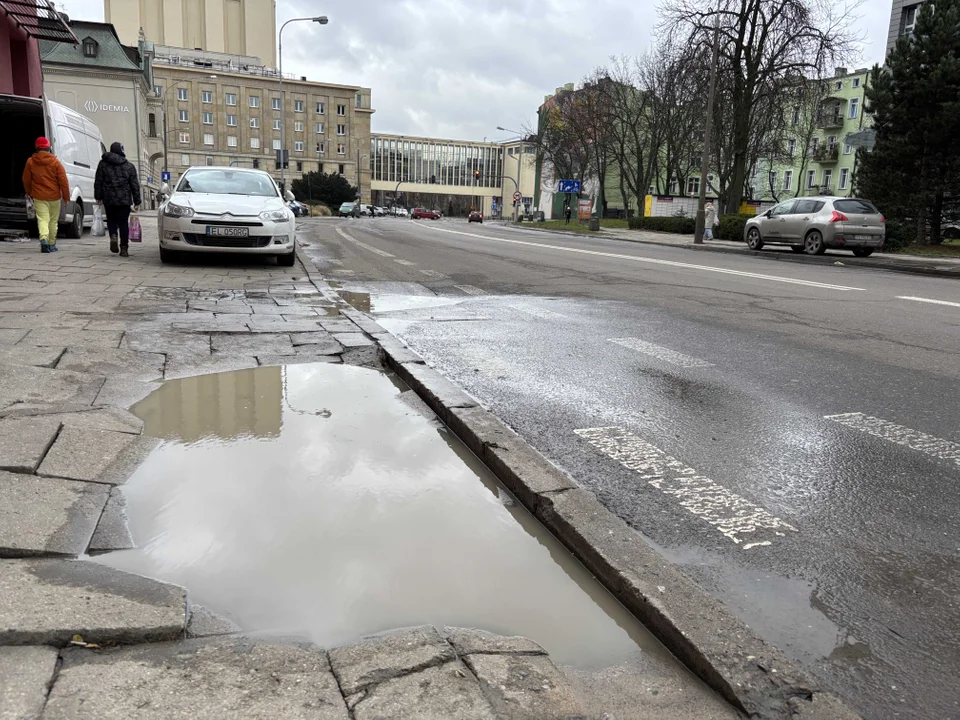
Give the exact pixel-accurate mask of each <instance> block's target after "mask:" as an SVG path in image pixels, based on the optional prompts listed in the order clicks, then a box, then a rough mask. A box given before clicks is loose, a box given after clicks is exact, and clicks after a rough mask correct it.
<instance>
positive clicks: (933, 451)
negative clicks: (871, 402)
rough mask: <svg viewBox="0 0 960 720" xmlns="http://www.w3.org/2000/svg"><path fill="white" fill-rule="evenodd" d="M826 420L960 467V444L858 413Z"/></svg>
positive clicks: (827, 417) (834, 416)
mask: <svg viewBox="0 0 960 720" xmlns="http://www.w3.org/2000/svg"><path fill="white" fill-rule="evenodd" d="M824 419H826V420H833V422H835V423H840V424H841V425H845V426H847V427H848V428H853V429H854V430H859V431H860V432H863V433H867V435H873V436H874V437H878V438H882V439H883V440H888V441H889V442H892V443H896V444H897V445H902V446H904V447H908V448H910V449H911V450H918V451H920V452H922V453H925V454H927V455H929V456H931V457H934V458H936V459H938V460H948V461H950V462H953V463H955V464H956V465H958V466H960V443H955V442H951V441H950V440H943V439H941V438H938V437H934V436H933V435H927V434H926V433H922V432H920V431H919V430H911V429H910V428H908V427H903V426H902V425H897V424H896V423H892V422H889V421H887V420H881V419H880V418H875V417H871V416H870V415H864V414H863V413H858V412H855V413H843V414H841V415H826V416H825V418H824Z"/></svg>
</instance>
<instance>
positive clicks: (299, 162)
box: [297, 160, 303, 172]
mask: <svg viewBox="0 0 960 720" xmlns="http://www.w3.org/2000/svg"><path fill="white" fill-rule="evenodd" d="M297 172H303V160H297Z"/></svg>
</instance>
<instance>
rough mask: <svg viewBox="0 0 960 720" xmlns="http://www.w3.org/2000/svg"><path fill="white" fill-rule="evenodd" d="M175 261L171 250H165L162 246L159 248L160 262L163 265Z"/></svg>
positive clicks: (174, 254)
mask: <svg viewBox="0 0 960 720" xmlns="http://www.w3.org/2000/svg"><path fill="white" fill-rule="evenodd" d="M176 259H177V254H176V253H175V252H174V251H173V250H167V249H166V248H165V247H163V246H162V245H161V246H160V262H162V263H164V264H166V263H172V262H173V261H174V260H176Z"/></svg>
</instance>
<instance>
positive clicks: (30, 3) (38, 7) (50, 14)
mask: <svg viewBox="0 0 960 720" xmlns="http://www.w3.org/2000/svg"><path fill="white" fill-rule="evenodd" d="M0 10H2V11H3V13H4V14H5V15H6V16H7V17H9V18H10V19H12V20H13V22H15V23H16V25H17V27H18V28H20V29H21V30H23V31H24V32H25V33H27V35H29V36H30V37H34V38H36V39H37V40H50V41H52V42H64V43H71V44H72V45H78V44H79V43H80V41H79V40H78V39H77V36H76V35H74V34H73V30H71V29H70V26H69V25H68V24H67V20H66V19H65V16H61V15H60V13H58V12H57V9H56V8H55V7H54V6H53V3H52V2H50V0H0Z"/></svg>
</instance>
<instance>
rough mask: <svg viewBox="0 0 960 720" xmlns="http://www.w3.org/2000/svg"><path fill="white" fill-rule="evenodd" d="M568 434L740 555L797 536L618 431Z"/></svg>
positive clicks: (605, 429) (776, 520) (755, 507)
mask: <svg viewBox="0 0 960 720" xmlns="http://www.w3.org/2000/svg"><path fill="white" fill-rule="evenodd" d="M574 432H575V433H576V434H577V435H579V436H580V437H582V438H583V439H584V440H586V441H587V442H589V443H590V444H591V445H593V446H594V447H595V448H597V449H598V450H599V451H600V452H602V453H603V454H604V455H606V456H607V457H609V458H612V459H613V460H616V461H617V462H618V463H620V464H621V465H623V466H624V467H625V468H627V469H629V470H633V471H635V472H637V473H639V475H640V477H641V478H643V479H644V480H646V481H647V484H648V485H650V486H651V487H654V488H656V489H657V490H659V491H660V492H662V493H664V494H665V495H669V496H671V497H673V498H675V499H676V500H677V501H679V503H680V506H681V507H682V508H684V509H685V510H687V511H688V512H690V513H693V514H694V515H696V516H697V517H699V518H700V519H702V520H705V521H706V522H708V523H709V524H710V525H712V526H713V527H714V528H716V529H717V530H718V531H719V532H720V533H721V534H722V535H723V536H724V537H726V538H728V539H729V540H732V541H733V542H734V543H736V544H737V545H739V546H740V547H741V548H742V549H743V550H750V549H751V548H755V547H763V546H766V545H772V544H773V542H774V541H775V540H777V539H778V538H782V537H784V536H785V535H786V533H787V532H788V531H789V532H797V529H796V528H795V527H793V526H792V525H790V524H788V523H786V522H784V521H783V520H781V519H780V518H778V517H775V516H774V515H771V514H770V513H769V512H767V511H766V510H764V509H763V508H761V507H759V506H758V505H754V504H753V503H752V502H750V501H749V500H746V499H744V498H742V497H740V496H739V495H737V494H736V493H732V492H730V491H729V490H727V489H726V488H725V487H723V486H722V485H719V484H717V483H716V482H714V481H713V480H711V479H710V478H708V477H704V476H703V475H700V474H698V473H697V471H696V470H694V469H693V468H691V467H687V466H685V465H684V464H683V463H681V462H680V461H679V460H677V459H676V458H674V457H672V456H670V455H667V454H666V453H665V452H663V451H662V450H660V449H659V448H657V447H654V446H653V445H651V444H650V443H648V442H646V441H645V440H642V439H640V438H639V437H637V436H636V435H633V434H631V433H629V432H627V431H626V430H624V429H623V428H620V427H600V428H587V429H583V430H574Z"/></svg>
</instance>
